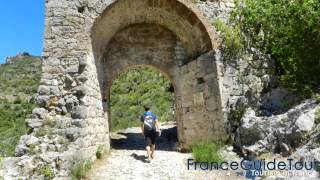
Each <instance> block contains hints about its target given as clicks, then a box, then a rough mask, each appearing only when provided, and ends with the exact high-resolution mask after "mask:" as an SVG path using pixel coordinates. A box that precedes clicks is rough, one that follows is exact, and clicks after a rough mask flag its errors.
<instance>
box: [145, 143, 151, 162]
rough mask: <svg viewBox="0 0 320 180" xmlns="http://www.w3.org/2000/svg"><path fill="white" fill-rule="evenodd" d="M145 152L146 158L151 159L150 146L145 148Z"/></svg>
mask: <svg viewBox="0 0 320 180" xmlns="http://www.w3.org/2000/svg"><path fill="white" fill-rule="evenodd" d="M146 150H147V156H148V159H151V157H152V153H151V149H150V146H147V147H146Z"/></svg>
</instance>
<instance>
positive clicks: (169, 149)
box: [88, 125, 243, 180]
mask: <svg viewBox="0 0 320 180" xmlns="http://www.w3.org/2000/svg"><path fill="white" fill-rule="evenodd" d="M163 128H165V129H164V130H163V133H162V135H161V137H160V138H159V139H158V141H157V151H156V154H155V159H154V160H153V161H151V163H147V162H146V152H145V150H144V141H143V137H142V135H141V134H140V129H139V128H129V129H126V130H124V131H122V132H119V133H116V134H113V135H111V139H112V147H113V149H112V150H111V152H110V154H109V155H108V156H107V157H106V158H105V159H101V160H98V161H97V162H95V164H94V166H93V168H92V170H91V172H90V174H89V176H88V177H89V179H92V180H130V179H133V180H136V179H137V180H143V179H157V180H158V179H161V180H162V179H163V180H166V179H179V180H180V179H192V180H194V179H206V180H207V179H217V180H218V179H219V180H220V179H226V180H229V179H230V180H231V179H243V177H241V176H236V175H235V173H234V172H226V171H223V172H222V171H214V170H213V171H195V170H187V159H188V158H192V156H191V154H189V153H179V152H177V151H175V150H176V144H177V143H176V129H175V126H174V125H166V126H165V127H163Z"/></svg>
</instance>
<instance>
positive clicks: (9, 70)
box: [0, 56, 41, 157]
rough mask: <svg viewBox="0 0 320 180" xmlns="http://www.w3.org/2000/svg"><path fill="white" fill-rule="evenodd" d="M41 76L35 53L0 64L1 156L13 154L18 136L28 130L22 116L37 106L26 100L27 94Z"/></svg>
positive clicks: (29, 93)
mask: <svg viewBox="0 0 320 180" xmlns="http://www.w3.org/2000/svg"><path fill="white" fill-rule="evenodd" d="M40 76H41V60H40V59H39V58H38V57H33V56H26V57H22V59H17V60H14V61H12V63H10V64H3V65H0V82H1V83H0V97H1V98H0V156H4V157H6V156H13V155H14V149H15V146H16V145H17V144H18V141H19V138H20V136H21V135H23V134H25V133H26V132H27V129H26V125H25V119H26V118H28V116H29V114H31V112H32V110H33V109H34V108H35V107H36V106H35V104H33V103H28V102H26V97H28V96H31V95H32V94H33V93H34V92H36V90H37V88H38V85H39V81H40ZM26 89H28V91H25V90H26Z"/></svg>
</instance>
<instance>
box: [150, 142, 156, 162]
mask: <svg viewBox="0 0 320 180" xmlns="http://www.w3.org/2000/svg"><path fill="white" fill-rule="evenodd" d="M155 150H156V145H155V144H152V145H151V158H152V159H153V158H154V151H155Z"/></svg>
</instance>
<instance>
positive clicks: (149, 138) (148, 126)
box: [140, 106, 161, 162]
mask: <svg viewBox="0 0 320 180" xmlns="http://www.w3.org/2000/svg"><path fill="white" fill-rule="evenodd" d="M144 110H145V112H144V113H143V115H142V116H141V119H140V121H141V130H142V134H143V135H144V138H145V142H146V150H147V155H148V162H150V161H151V159H153V158H154V151H155V148H156V145H155V143H156V137H157V135H159V136H160V135H161V131H160V123H159V120H158V118H157V116H156V115H154V114H153V113H152V112H151V111H150V107H149V106H144Z"/></svg>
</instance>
